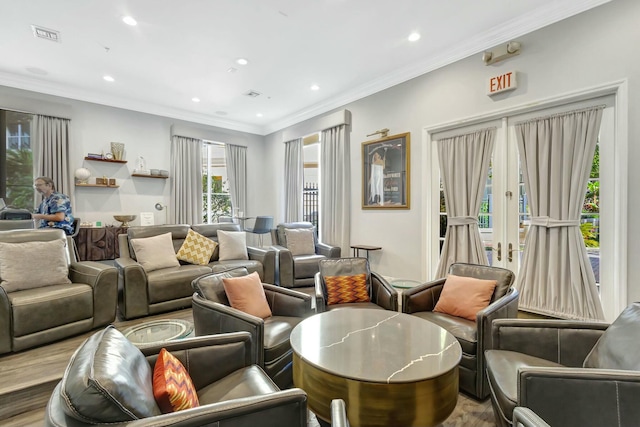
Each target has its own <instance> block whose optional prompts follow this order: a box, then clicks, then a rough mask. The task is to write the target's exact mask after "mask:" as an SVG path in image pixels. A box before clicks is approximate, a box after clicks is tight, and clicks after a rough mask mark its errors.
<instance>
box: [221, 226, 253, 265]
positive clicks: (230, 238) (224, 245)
mask: <svg viewBox="0 0 640 427" xmlns="http://www.w3.org/2000/svg"><path fill="white" fill-rule="evenodd" d="M218 244H219V245H220V255H219V260H220V261H229V260H234V259H249V255H248V254H247V233H245V232H244V231H224V230H218Z"/></svg>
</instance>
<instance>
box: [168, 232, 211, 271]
mask: <svg viewBox="0 0 640 427" xmlns="http://www.w3.org/2000/svg"><path fill="white" fill-rule="evenodd" d="M216 246H218V243H216V242H214V241H213V240H211V239H209V238H208V237H205V236H203V235H202V234H200V233H196V232H195V231H193V230H191V229H189V233H188V234H187V237H186V238H185V239H184V242H183V243H182V246H180V250H179V251H178V253H177V254H176V257H177V258H178V259H179V260H180V261H186V262H188V263H190V264H198V265H207V264H209V261H210V260H211V255H213V251H214V250H215V249H216Z"/></svg>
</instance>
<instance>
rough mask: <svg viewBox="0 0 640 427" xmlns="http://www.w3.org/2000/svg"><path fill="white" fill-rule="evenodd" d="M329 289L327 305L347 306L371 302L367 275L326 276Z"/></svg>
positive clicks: (326, 284) (325, 280)
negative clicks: (348, 304)
mask: <svg viewBox="0 0 640 427" xmlns="http://www.w3.org/2000/svg"><path fill="white" fill-rule="evenodd" d="M324 283H325V286H326V288H327V305H332V304H347V303H351V302H369V301H371V299H370V298H369V293H368V292H367V275H366V274H364V273H363V274H356V275H355V276H324Z"/></svg>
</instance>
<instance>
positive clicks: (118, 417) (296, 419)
mask: <svg viewBox="0 0 640 427" xmlns="http://www.w3.org/2000/svg"><path fill="white" fill-rule="evenodd" d="M162 348H165V349H166V350H167V351H169V353H170V354H171V355H172V356H174V357H175V358H177V359H178V361H179V362H180V364H181V365H182V366H183V367H184V368H185V370H186V373H187V375H188V377H189V378H190V380H191V382H192V383H193V387H194V388H195V392H196V395H197V398H198V401H199V406H197V407H192V408H189V409H183V410H178V411H175V412H167V411H166V410H165V411H164V412H165V413H163V411H162V410H161V409H160V407H161V405H158V403H157V401H156V400H155V399H154V392H158V387H154V385H153V383H154V381H155V380H156V379H157V377H156V375H155V372H154V368H155V365H156V364H157V363H158V361H159V358H158V354H159V353H160V351H161V349H162ZM251 349H252V344H251V336H250V335H249V334H248V333H246V332H239V333H234V334H221V335H214V336H207V337H197V338H186V339H183V340H175V341H168V342H165V343H162V344H157V345H150V346H146V347H143V348H141V349H138V348H137V347H135V346H134V345H133V344H131V343H130V342H129V341H128V340H127V339H126V338H125V337H124V336H123V335H122V334H121V333H120V332H118V331H117V330H116V329H115V328H113V327H108V328H106V329H105V330H103V331H100V332H98V333H96V334H94V335H93V336H91V337H90V338H88V339H87V340H86V341H85V342H84V343H83V344H82V345H81V346H80V348H78V350H76V352H75V354H74V355H73V357H72V358H71V361H70V362H69V366H68V367H67V369H66V370H65V373H64V376H63V378H62V381H61V382H60V383H59V384H58V385H57V386H56V387H55V389H54V391H53V394H52V395H51V397H50V399H49V403H48V404H47V409H46V413H45V425H46V426H49V427H54V426H55V427H83V426H95V425H98V426H100V425H103V426H109V427H124V426H131V427H133V426H140V427H142V426H155V427H161V426H171V427H179V426H185V427H186V426H204V425H207V426H219V427H241V426H249V425H251V426H255V425H260V426H265V427H282V426H292V427H296V426H297V427H307V397H306V394H305V392H304V391H302V390H300V389H290V390H280V389H278V387H277V386H276V385H275V384H274V383H273V381H271V379H270V378H269V377H268V376H267V375H266V374H265V373H264V371H263V370H262V369H261V368H260V367H259V366H258V365H256V363H255V362H256V360H255V358H254V356H253V354H252V350H251ZM163 366H165V365H164V364H163ZM172 366H175V363H174V364H172ZM185 382H187V381H182V382H181V383H180V384H185ZM184 395H188V394H187V393H183V394H182V395H179V396H180V397H182V396H184Z"/></svg>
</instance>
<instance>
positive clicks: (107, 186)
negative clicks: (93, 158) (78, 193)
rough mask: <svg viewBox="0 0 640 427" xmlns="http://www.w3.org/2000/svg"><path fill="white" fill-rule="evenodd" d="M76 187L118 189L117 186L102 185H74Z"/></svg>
mask: <svg viewBox="0 0 640 427" xmlns="http://www.w3.org/2000/svg"><path fill="white" fill-rule="evenodd" d="M76 187H101V188H118V187H120V186H119V185H104V184H76Z"/></svg>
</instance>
